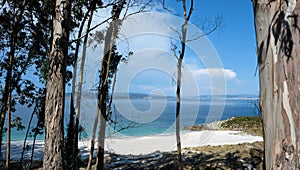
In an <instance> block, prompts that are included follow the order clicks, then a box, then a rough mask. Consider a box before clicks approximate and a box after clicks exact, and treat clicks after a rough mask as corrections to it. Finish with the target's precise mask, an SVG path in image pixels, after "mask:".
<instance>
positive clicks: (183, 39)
mask: <svg viewBox="0 0 300 170" xmlns="http://www.w3.org/2000/svg"><path fill="white" fill-rule="evenodd" d="M182 7H183V19H184V23H183V24H182V26H181V36H180V43H181V50H180V52H179V57H177V62H178V63H177V88H176V142H177V157H178V169H182V155H181V139H180V103H181V93H180V89H181V76H182V61H183V58H184V55H185V49H186V41H187V29H188V24H189V20H190V18H191V15H192V13H193V10H194V9H193V8H194V0H191V4H190V8H189V9H187V7H186V1H185V0H182ZM174 54H175V53H174Z"/></svg>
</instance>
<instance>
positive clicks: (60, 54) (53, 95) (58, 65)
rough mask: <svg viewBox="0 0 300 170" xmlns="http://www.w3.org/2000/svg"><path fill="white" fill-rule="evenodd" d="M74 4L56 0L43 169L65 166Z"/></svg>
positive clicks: (48, 82)
mask: <svg viewBox="0 0 300 170" xmlns="http://www.w3.org/2000/svg"><path fill="white" fill-rule="evenodd" d="M69 15H70V3H69V1H68V0H66V1H62V0H56V5H55V16H54V19H53V42H52V48H51V53H50V67H49V68H50V69H49V72H48V79H47V86H46V87H47V91H46V107H45V146H44V161H43V169H63V162H64V160H63V146H64V104H65V76H66V58H67V55H68V39H69V22H68V21H69Z"/></svg>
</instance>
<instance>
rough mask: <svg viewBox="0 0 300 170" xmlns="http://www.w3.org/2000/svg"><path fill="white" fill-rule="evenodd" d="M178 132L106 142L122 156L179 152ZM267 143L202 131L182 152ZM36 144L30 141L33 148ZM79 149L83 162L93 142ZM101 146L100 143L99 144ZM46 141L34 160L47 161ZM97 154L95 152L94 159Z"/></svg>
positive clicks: (186, 138)
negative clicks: (202, 148)
mask: <svg viewBox="0 0 300 170" xmlns="http://www.w3.org/2000/svg"><path fill="white" fill-rule="evenodd" d="M175 137H176V136H175V133H171V134H163V135H160V134H159V135H151V136H142V137H132V136H130V137H122V138H120V137H117V138H116V137H109V138H107V139H106V140H105V151H106V153H113V154H120V155H145V154H150V153H154V152H157V151H159V152H172V151H176V138H175ZM257 141H263V138H262V137H261V136H253V135H247V134H245V133H243V132H241V131H232V130H202V131H188V132H182V133H181V144H182V149H184V148H190V147H199V146H208V145H210V146H218V145H230V144H240V143H253V142H257ZM23 142H24V141H13V142H12V143H11V160H17V161H18V160H20V157H21V153H22V148H23ZM31 142H32V141H27V144H28V146H29V147H30V148H31V147H32V143H31ZM78 145H79V150H80V155H81V158H82V159H86V158H88V156H89V149H90V140H88V139H86V140H81V141H79V144H78ZM95 146H97V143H96V144H95ZM43 147H44V141H43V140H37V141H36V144H35V152H34V157H33V159H34V160H42V159H43V149H44V148H43ZM5 149H6V145H5V143H4V144H3V146H2V156H4V155H5V152H6V150H5ZM95 155H96V151H95V152H94V156H95ZM30 156H31V149H29V150H28V151H25V154H24V159H30Z"/></svg>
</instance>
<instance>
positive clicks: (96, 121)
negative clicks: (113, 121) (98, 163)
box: [86, 107, 99, 170]
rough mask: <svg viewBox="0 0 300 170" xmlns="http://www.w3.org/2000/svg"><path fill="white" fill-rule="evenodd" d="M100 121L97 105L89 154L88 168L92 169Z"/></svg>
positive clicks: (88, 169)
mask: <svg viewBox="0 0 300 170" xmlns="http://www.w3.org/2000/svg"><path fill="white" fill-rule="evenodd" d="M98 122H99V107H97V109H96V115H95V119H94V126H93V131H92V139H91V147H90V155H89V160H88V165H87V168H86V169H87V170H90V169H91V167H92V161H93V155H94V149H95V138H96V131H97V127H98Z"/></svg>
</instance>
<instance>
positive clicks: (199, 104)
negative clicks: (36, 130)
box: [3, 95, 259, 141]
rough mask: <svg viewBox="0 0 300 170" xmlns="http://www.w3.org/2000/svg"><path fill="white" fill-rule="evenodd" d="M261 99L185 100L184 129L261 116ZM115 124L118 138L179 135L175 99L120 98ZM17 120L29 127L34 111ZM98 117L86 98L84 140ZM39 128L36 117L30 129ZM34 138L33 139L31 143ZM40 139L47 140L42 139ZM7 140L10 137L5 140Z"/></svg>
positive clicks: (15, 134)
mask: <svg viewBox="0 0 300 170" xmlns="http://www.w3.org/2000/svg"><path fill="white" fill-rule="evenodd" d="M257 100H258V98H257V96H250V95H236V96H223V97H222V96H218V97H210V96H201V97H193V98H185V99H183V100H182V103H181V116H180V117H181V128H182V129H183V130H184V127H188V126H192V125H195V124H203V123H209V122H212V121H217V120H224V119H228V118H231V117H236V116H259V112H258V110H257V107H256V106H255V104H256V103H257ZM69 105H70V100H66V109H65V111H66V115H65V127H66V126H67V124H68V121H69V112H68V110H69ZM113 106H114V107H113V108H112V110H113V113H112V116H111V121H110V122H111V123H109V124H108V128H107V134H108V135H114V136H144V135H155V134H165V133H172V132H174V131H175V109H176V107H175V106H176V100H175V98H174V97H167V98H163V97H155V96H154V97H153V96H152V97H149V96H136V95H135V96H131V97H129V98H126V97H116V98H115V101H114V105H113ZM16 110H17V111H16V112H15V113H13V117H12V118H14V117H16V116H20V117H21V118H22V123H23V125H25V126H26V128H27V127H28V122H29V119H30V116H31V112H32V108H27V107H25V106H21V105H18V106H17V108H16ZM95 113H96V100H94V99H90V98H85V99H83V100H82V102H81V118H80V123H81V125H82V127H83V129H82V130H83V131H82V132H81V133H80V137H81V138H90V136H91V135H90V134H91V131H92V127H93V122H94V118H95ZM34 126H36V117H35V116H34V119H33V121H32V123H31V126H30V127H34ZM26 128H25V129H24V130H21V131H17V130H16V129H15V128H14V129H13V130H12V140H24V137H25V133H26ZM30 139H32V138H29V140H30ZM38 139H43V136H42V135H40V136H39V137H38ZM3 140H4V141H5V140H6V137H4V139H3Z"/></svg>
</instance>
